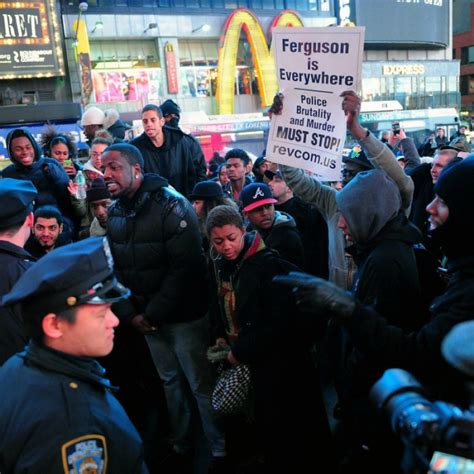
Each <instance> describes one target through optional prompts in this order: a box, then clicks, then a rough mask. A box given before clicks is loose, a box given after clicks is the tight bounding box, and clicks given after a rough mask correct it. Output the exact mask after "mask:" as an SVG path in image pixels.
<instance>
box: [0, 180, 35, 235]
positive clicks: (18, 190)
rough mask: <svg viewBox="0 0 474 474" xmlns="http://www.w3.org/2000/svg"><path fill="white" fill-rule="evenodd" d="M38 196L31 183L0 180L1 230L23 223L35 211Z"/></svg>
mask: <svg viewBox="0 0 474 474" xmlns="http://www.w3.org/2000/svg"><path fill="white" fill-rule="evenodd" d="M37 194H38V191H37V190H36V188H35V186H34V185H33V183H32V182H31V181H26V180H20V179H11V178H4V179H2V180H0V203H1V206H0V228H6V227H11V226H14V225H17V224H21V223H23V222H24V220H25V218H26V216H27V215H28V214H29V213H30V212H32V211H33V201H34V199H35V197H36V195H37Z"/></svg>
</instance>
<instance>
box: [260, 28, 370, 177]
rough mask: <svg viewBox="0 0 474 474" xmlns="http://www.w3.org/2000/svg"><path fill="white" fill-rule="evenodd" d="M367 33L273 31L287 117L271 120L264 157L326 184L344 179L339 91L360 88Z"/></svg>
mask: <svg viewBox="0 0 474 474" xmlns="http://www.w3.org/2000/svg"><path fill="white" fill-rule="evenodd" d="M364 31H365V29H364V28H340V27H324V28H274V29H273V43H272V47H273V48H274V53H275V64H276V73H277V77H278V81H279V84H280V90H281V91H282V92H283V94H284V101H283V112H282V114H281V115H275V114H274V115H273V117H272V123H271V126H270V133H269V138H268V144H267V148H266V158H267V159H268V160H270V161H273V162H275V163H282V164H286V165H290V166H294V167H296V168H303V169H306V170H309V171H312V172H314V173H316V174H318V175H320V176H321V177H322V178H323V179H325V180H328V181H337V180H339V177H340V169H341V161H342V150H343V148H344V141H345V138H346V119H345V116H344V112H343V110H342V98H341V97H340V94H341V92H343V91H345V90H349V89H352V90H355V91H357V90H358V89H359V82H360V76H361V68H362V53H363V50H364Z"/></svg>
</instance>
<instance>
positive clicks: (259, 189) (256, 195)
mask: <svg viewBox="0 0 474 474" xmlns="http://www.w3.org/2000/svg"><path fill="white" fill-rule="evenodd" d="M259 196H261V197H265V194H264V192H263V191H262V188H260V187H259V188H257V190H256V191H255V194H254V195H253V196H252V199H257V198H258V197H259Z"/></svg>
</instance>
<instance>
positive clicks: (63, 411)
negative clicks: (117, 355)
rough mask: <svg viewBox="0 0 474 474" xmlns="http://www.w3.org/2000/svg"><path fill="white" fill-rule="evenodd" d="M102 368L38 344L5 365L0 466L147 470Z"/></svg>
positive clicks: (5, 469) (5, 470) (6, 471)
mask: <svg viewBox="0 0 474 474" xmlns="http://www.w3.org/2000/svg"><path fill="white" fill-rule="evenodd" d="M103 373H104V369H102V367H101V366H100V365H99V364H98V363H97V362H96V361H95V360H93V359H90V358H86V357H74V356H71V355H68V354H64V353H62V352H57V351H54V350H52V349H49V348H46V347H44V346H42V345H39V344H37V343H34V342H32V343H30V345H29V346H28V347H27V350H26V352H23V353H21V354H17V355H15V356H13V357H12V358H11V359H9V360H8V361H7V362H6V363H5V365H4V366H3V367H2V368H1V369H0V386H1V387H3V388H4V390H3V394H2V397H1V400H0V472H2V474H11V473H18V474H20V473H30V474H34V473H46V472H48V473H60V472H82V470H81V469H84V468H85V467H86V466H89V468H90V470H91V472H114V473H115V472H117V473H118V472H126V473H130V474H132V473H147V472H148V470H147V468H146V466H145V464H144V462H143V450H142V443H141V440H140V437H139V435H138V433H137V431H136V430H135V428H134V427H133V425H132V423H131V422H130V420H129V419H128V417H127V415H126V414H125V411H124V410H123V408H122V407H121V405H120V404H119V402H118V401H117V400H116V399H115V397H114V396H113V395H112V394H111V393H110V388H111V387H110V384H109V381H108V380H106V379H104V378H103Z"/></svg>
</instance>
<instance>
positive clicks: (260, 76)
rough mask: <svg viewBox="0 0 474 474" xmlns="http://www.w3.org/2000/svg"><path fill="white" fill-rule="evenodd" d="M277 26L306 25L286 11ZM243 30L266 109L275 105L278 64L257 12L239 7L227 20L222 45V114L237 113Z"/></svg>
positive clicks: (219, 100)
mask: <svg viewBox="0 0 474 474" xmlns="http://www.w3.org/2000/svg"><path fill="white" fill-rule="evenodd" d="M275 26H291V27H300V26H303V22H302V21H301V18H300V17H299V16H298V15H297V14H296V13H295V12H293V11H291V10H285V11H283V12H282V13H281V14H279V15H278V16H277V17H276V18H275V20H274V21H273V22H272V25H271V28H273V27H275ZM241 31H243V32H244V33H245V36H246V38H247V41H248V42H249V44H250V50H251V52H252V59H253V63H254V67H255V76H256V79H257V82H258V87H259V90H260V98H261V105H262V107H266V106H268V105H270V104H271V103H272V101H273V97H274V96H275V93H276V92H277V90H278V83H277V79H276V74H275V61H274V59H273V55H272V54H271V52H270V51H269V49H268V45H267V40H266V37H265V34H264V32H263V30H262V26H261V25H260V22H259V21H258V19H257V17H256V16H255V15H254V14H253V13H251V12H250V11H248V10H245V9H244V8H238V9H237V10H235V11H234V12H233V13H231V14H230V15H229V17H228V18H227V21H226V24H225V27H224V34H223V36H222V37H221V42H220V48H219V63H218V64H219V66H218V74H217V94H216V98H217V103H218V106H219V113H220V114H232V113H233V111H234V84H235V67H236V64H237V50H238V48H239V41H240V33H241Z"/></svg>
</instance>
